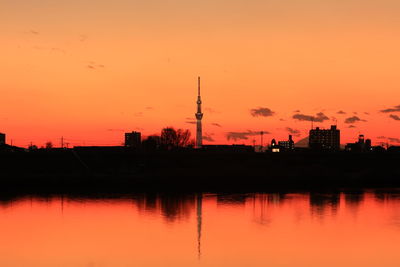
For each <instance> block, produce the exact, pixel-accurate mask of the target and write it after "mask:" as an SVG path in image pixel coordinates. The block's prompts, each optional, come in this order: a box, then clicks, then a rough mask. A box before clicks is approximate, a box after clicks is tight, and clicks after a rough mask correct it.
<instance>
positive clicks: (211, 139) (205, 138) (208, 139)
mask: <svg viewBox="0 0 400 267" xmlns="http://www.w3.org/2000/svg"><path fill="white" fill-rule="evenodd" d="M212 135H214V134H207V133H206V134H205V135H203V140H204V141H208V142H214V141H215V140H214V138H213V137H212Z"/></svg>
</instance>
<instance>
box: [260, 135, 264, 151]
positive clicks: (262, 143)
mask: <svg viewBox="0 0 400 267" xmlns="http://www.w3.org/2000/svg"><path fill="white" fill-rule="evenodd" d="M260 135H261V150H262V148H263V145H264V142H263V141H264V140H263V136H264V131H261V132H260Z"/></svg>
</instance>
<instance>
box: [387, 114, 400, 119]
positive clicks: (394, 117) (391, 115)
mask: <svg viewBox="0 0 400 267" xmlns="http://www.w3.org/2000/svg"><path fill="white" fill-rule="evenodd" d="M389 117H390V118H392V119H394V120H395V121H400V117H399V116H397V115H394V114H390V115H389Z"/></svg>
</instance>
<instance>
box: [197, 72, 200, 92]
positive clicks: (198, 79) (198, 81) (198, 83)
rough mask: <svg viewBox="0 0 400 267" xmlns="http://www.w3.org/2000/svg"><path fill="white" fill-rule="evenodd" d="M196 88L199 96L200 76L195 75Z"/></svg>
mask: <svg viewBox="0 0 400 267" xmlns="http://www.w3.org/2000/svg"><path fill="white" fill-rule="evenodd" d="M197 86H198V87H197V89H198V94H197V95H198V96H200V76H199V77H197Z"/></svg>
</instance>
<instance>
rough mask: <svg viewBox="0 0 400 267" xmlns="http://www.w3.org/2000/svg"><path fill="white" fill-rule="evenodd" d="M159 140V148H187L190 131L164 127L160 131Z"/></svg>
mask: <svg viewBox="0 0 400 267" xmlns="http://www.w3.org/2000/svg"><path fill="white" fill-rule="evenodd" d="M160 139H161V140H160V141H161V146H162V147H163V148H164V149H167V150H171V149H175V148H181V147H187V146H188V145H189V144H190V131H189V130H183V129H178V130H175V129H174V128H173V127H166V128H164V129H162V131H161V137H160Z"/></svg>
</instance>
